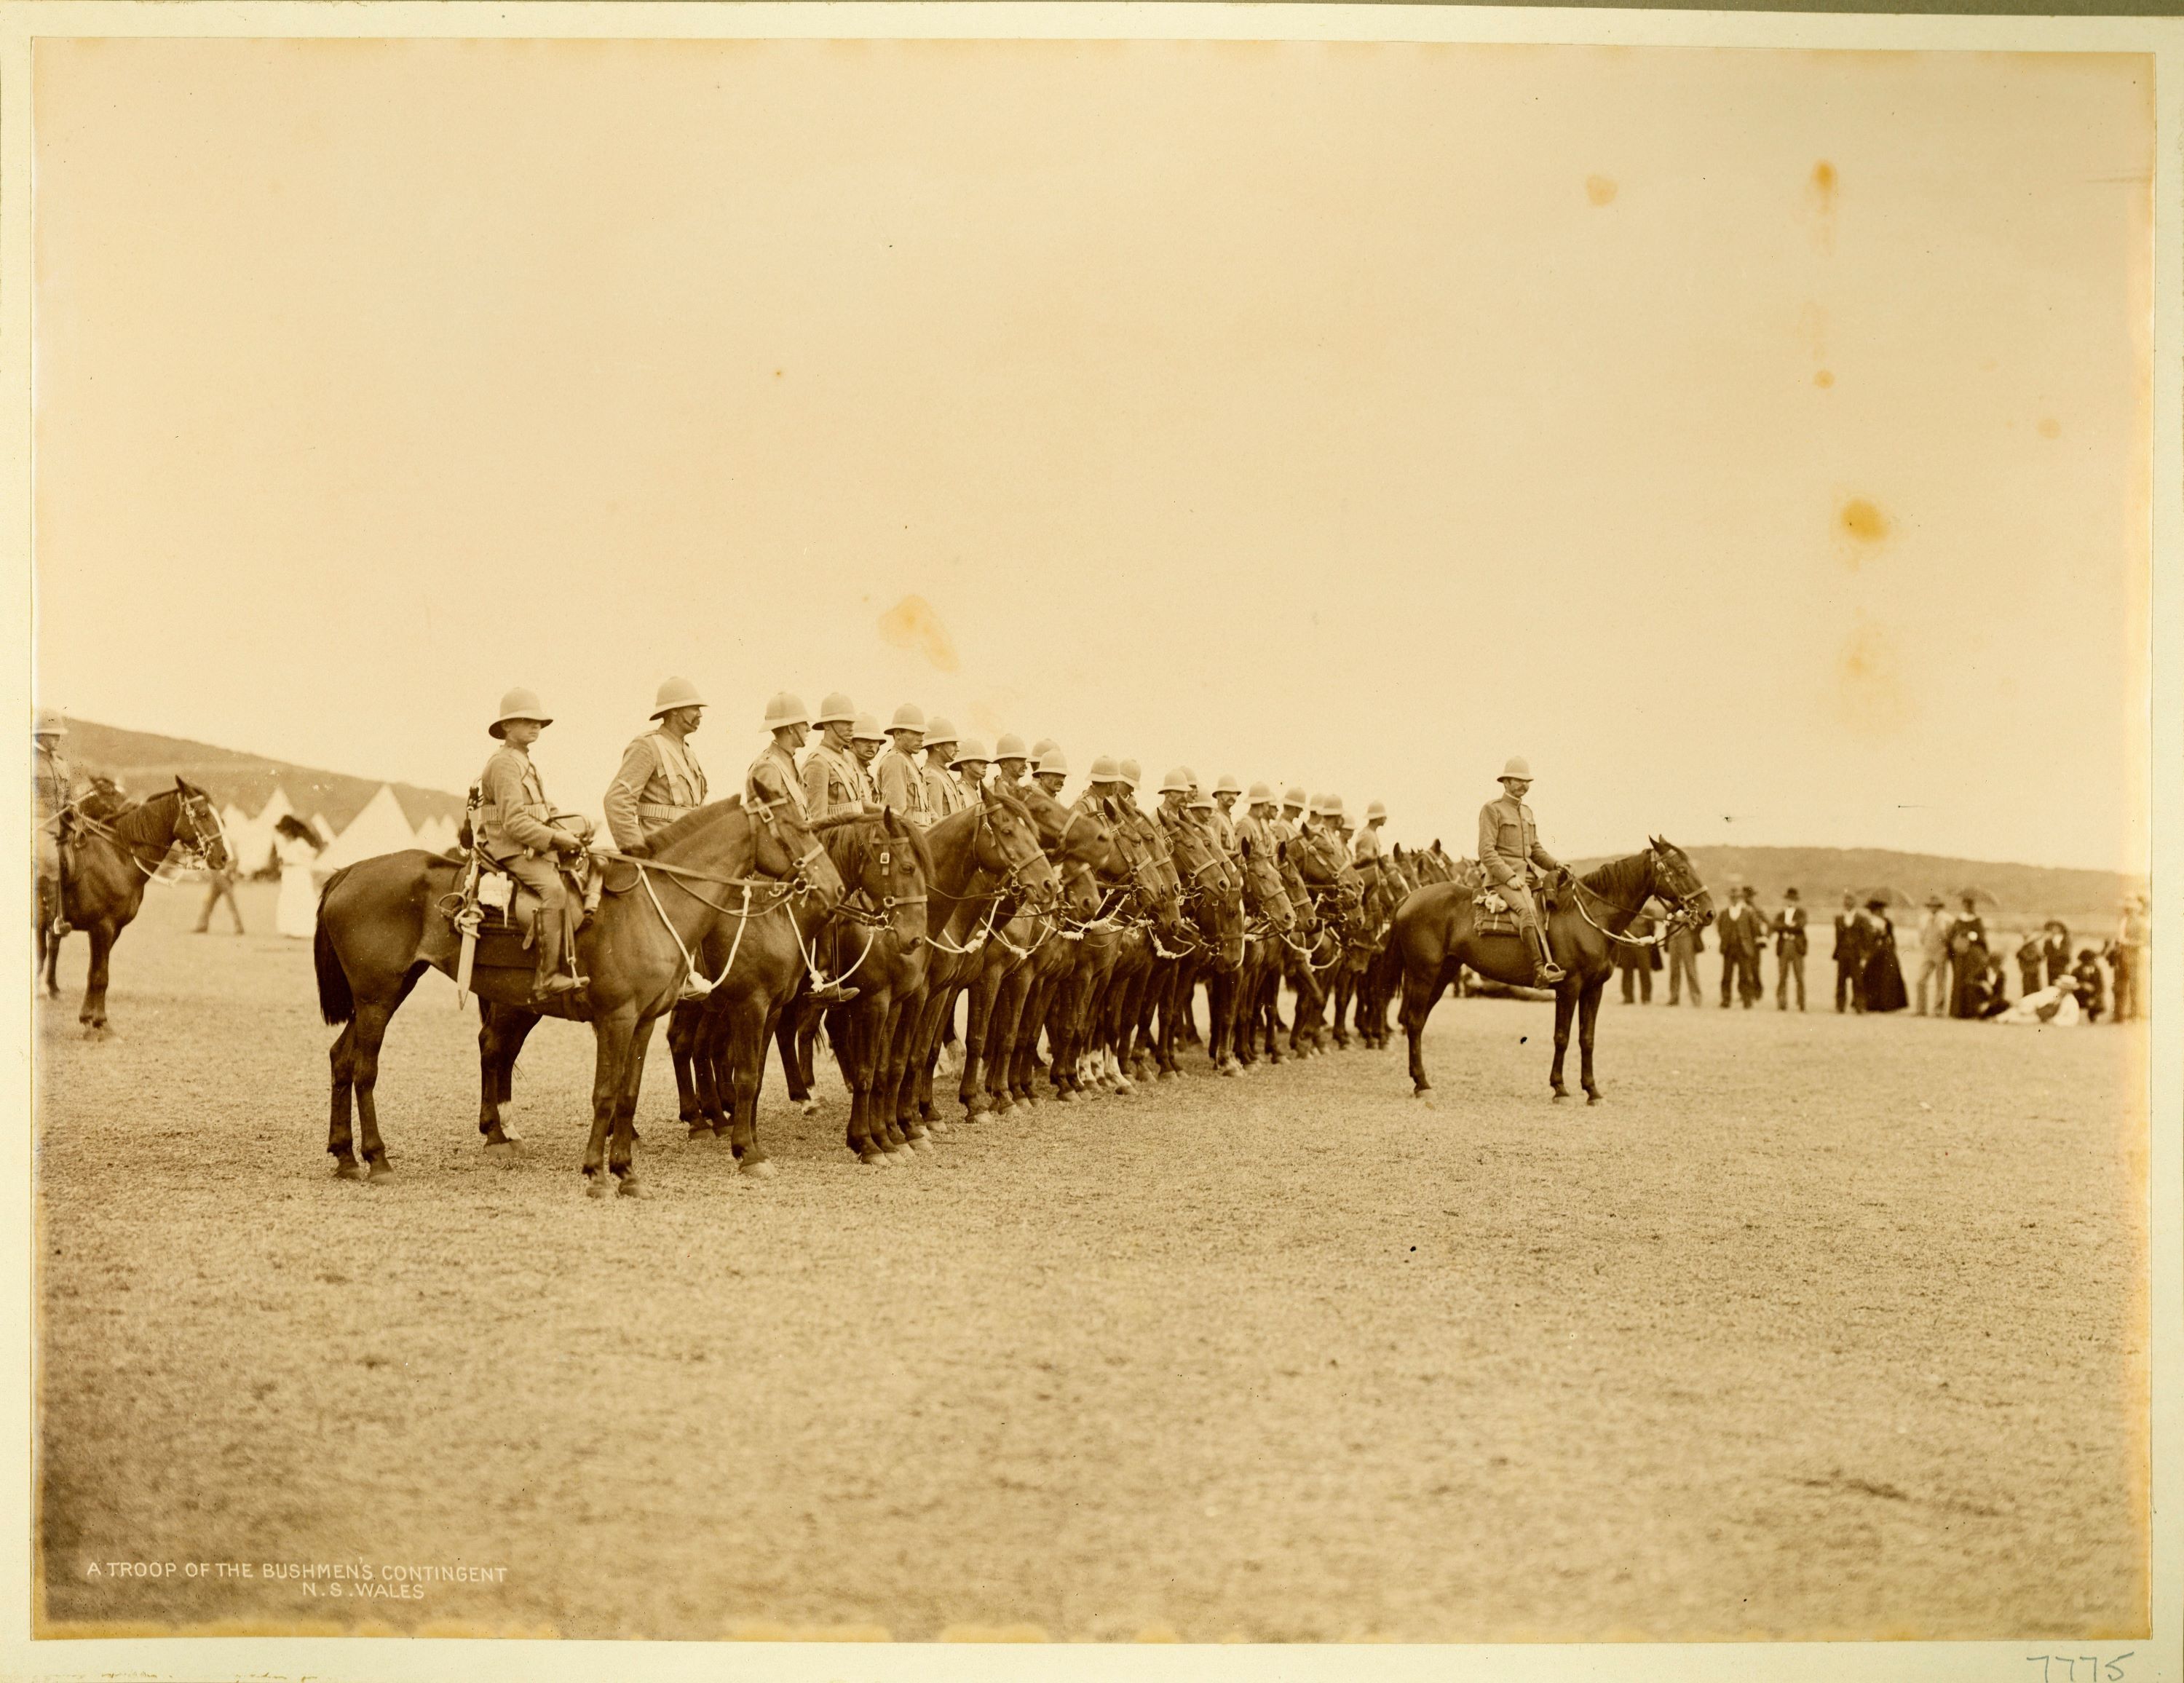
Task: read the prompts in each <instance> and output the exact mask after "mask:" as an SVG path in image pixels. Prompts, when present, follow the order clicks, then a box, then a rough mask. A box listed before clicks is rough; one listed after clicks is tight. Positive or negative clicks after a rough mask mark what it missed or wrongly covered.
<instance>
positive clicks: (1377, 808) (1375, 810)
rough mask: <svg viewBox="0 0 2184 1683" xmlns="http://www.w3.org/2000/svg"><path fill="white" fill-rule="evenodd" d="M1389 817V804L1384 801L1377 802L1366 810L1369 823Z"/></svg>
mask: <svg viewBox="0 0 2184 1683" xmlns="http://www.w3.org/2000/svg"><path fill="white" fill-rule="evenodd" d="M1386 816H1388V803H1387V802H1385V800H1376V801H1374V802H1373V804H1372V805H1370V806H1368V807H1367V808H1366V809H1365V817H1366V822H1368V823H1369V822H1371V821H1372V820H1373V819H1375V818H1385V817H1386Z"/></svg>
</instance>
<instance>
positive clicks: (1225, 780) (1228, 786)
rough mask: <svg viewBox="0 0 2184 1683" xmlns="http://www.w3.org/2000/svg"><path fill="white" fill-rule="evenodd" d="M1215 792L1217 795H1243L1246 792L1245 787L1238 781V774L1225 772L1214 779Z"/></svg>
mask: <svg viewBox="0 0 2184 1683" xmlns="http://www.w3.org/2000/svg"><path fill="white" fill-rule="evenodd" d="M1213 792H1214V794H1243V792H1244V785H1243V784H1241V783H1239V782H1237V781H1236V774H1235V773H1234V772H1223V773H1222V774H1221V775H1220V776H1219V777H1216V778H1214V780H1213Z"/></svg>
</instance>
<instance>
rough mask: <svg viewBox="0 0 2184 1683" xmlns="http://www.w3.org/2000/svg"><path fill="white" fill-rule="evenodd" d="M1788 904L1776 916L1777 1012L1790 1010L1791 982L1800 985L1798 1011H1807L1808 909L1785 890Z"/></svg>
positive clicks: (1791, 891)
mask: <svg viewBox="0 0 2184 1683" xmlns="http://www.w3.org/2000/svg"><path fill="white" fill-rule="evenodd" d="M1782 898H1783V900H1785V901H1786V905H1784V906H1783V907H1782V909H1781V910H1780V911H1778V912H1776V913H1775V1009H1776V1010H1777V1011H1787V1010H1789V1008H1790V982H1791V978H1793V977H1794V978H1796V979H1797V1009H1798V1010H1799V1011H1802V1010H1803V1009H1804V1008H1805V949H1806V946H1807V945H1808V943H1807V938H1806V934H1805V908H1804V907H1803V906H1801V905H1799V904H1798V903H1797V890H1796V889H1783V890H1782Z"/></svg>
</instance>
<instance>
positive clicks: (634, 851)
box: [622, 841, 652, 859]
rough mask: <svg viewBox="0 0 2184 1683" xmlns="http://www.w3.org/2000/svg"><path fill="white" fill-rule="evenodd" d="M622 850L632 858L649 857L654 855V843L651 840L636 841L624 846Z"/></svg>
mask: <svg viewBox="0 0 2184 1683" xmlns="http://www.w3.org/2000/svg"><path fill="white" fill-rule="evenodd" d="M622 851H623V852H624V853H626V854H627V855H629V856H630V857H631V858H632V859H649V858H651V857H652V844H651V843H650V842H642V841H634V842H632V843H631V844H629V845H628V846H627V847H626V848H624V849H623V850H622Z"/></svg>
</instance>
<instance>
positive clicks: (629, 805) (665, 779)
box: [603, 728, 705, 850]
mask: <svg viewBox="0 0 2184 1683" xmlns="http://www.w3.org/2000/svg"><path fill="white" fill-rule="evenodd" d="M603 804H604V805H605V807H606V813H607V831H608V833H610V835H612V836H613V837H614V844H615V845H616V847H618V848H621V849H623V850H628V849H630V848H632V847H635V846H638V845H639V844H642V843H644V842H647V841H649V840H650V839H652V836H653V834H654V833H655V831H659V830H664V829H666V828H667V827H668V826H669V825H670V824H671V823H673V822H675V821H676V820H677V818H680V817H681V816H682V815H683V814H684V813H686V812H691V811H696V810H697V809H698V808H699V807H700V806H703V805H705V772H704V770H703V769H702V768H701V767H700V766H699V764H698V761H697V760H696V758H695V756H694V755H692V754H691V752H690V745H689V744H688V743H687V742H684V741H683V740H682V738H679V737H677V736H676V735H674V734H673V733H671V732H670V731H668V730H666V729H665V728H662V729H660V730H651V731H647V732H646V733H644V734H643V736H641V737H638V738H637V739H636V740H635V741H634V742H632V743H631V744H630V745H629V746H628V748H627V749H626V750H623V753H622V756H621V770H620V771H618V772H616V773H615V776H614V781H613V782H612V783H609V784H608V785H607V793H606V800H605V801H604V803H603Z"/></svg>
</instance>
